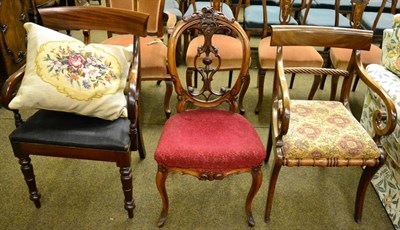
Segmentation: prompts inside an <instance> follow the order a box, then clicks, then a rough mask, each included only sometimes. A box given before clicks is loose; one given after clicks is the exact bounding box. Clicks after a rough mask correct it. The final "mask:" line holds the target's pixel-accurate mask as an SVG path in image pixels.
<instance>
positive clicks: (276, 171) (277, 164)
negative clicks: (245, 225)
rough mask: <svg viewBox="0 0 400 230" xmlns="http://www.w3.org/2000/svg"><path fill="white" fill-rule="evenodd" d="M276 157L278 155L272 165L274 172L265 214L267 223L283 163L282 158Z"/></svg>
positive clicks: (270, 182)
mask: <svg viewBox="0 0 400 230" xmlns="http://www.w3.org/2000/svg"><path fill="white" fill-rule="evenodd" d="M275 157H276V158H275V164H274V166H272V167H273V170H272V174H271V179H270V181H269V189H268V197H267V205H266V207H265V216H264V221H265V223H268V222H269V221H270V216H271V208H272V200H273V198H274V193H275V186H276V181H277V180H278V175H279V171H280V169H281V167H282V163H281V162H280V159H278V157H277V156H275Z"/></svg>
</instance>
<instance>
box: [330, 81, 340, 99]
mask: <svg viewBox="0 0 400 230" xmlns="http://www.w3.org/2000/svg"><path fill="white" fill-rule="evenodd" d="M338 81H339V76H336V75H333V76H332V85H331V97H330V100H331V101H333V100H335V98H336V91H337V86H338Z"/></svg>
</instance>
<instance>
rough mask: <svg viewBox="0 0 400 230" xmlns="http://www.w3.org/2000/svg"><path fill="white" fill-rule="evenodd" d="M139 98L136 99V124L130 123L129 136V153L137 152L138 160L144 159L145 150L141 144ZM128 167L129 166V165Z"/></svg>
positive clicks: (142, 143)
mask: <svg viewBox="0 0 400 230" xmlns="http://www.w3.org/2000/svg"><path fill="white" fill-rule="evenodd" d="M140 103H141V102H140V98H139V97H138V98H137V105H136V106H137V122H136V124H135V123H131V125H130V126H131V127H130V136H131V148H130V150H131V151H136V150H137V151H138V152H139V156H140V159H145V158H146V149H145V147H144V142H143V132H142V114H141V111H140V110H141V109H140V108H141V107H140ZM129 165H130V164H129Z"/></svg>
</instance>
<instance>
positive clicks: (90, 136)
mask: <svg viewBox="0 0 400 230" xmlns="http://www.w3.org/2000/svg"><path fill="white" fill-rule="evenodd" d="M39 14H40V18H41V21H42V22H43V26H45V27H48V28H45V27H42V26H39V25H36V24H33V23H30V24H25V28H26V29H27V31H28V55H27V64H26V67H23V68H21V69H20V70H19V71H17V72H16V73H14V74H13V75H11V76H10V77H9V78H8V79H7V81H6V82H5V84H4V87H3V90H2V94H1V104H2V106H4V108H6V109H9V110H11V111H12V112H13V113H14V118H15V125H16V129H15V130H14V131H13V132H12V133H11V134H10V136H9V139H10V142H11V146H12V149H13V151H14V155H15V157H17V158H18V161H19V164H20V165H21V171H22V173H23V175H24V178H25V181H26V184H27V185H28V188H29V196H30V199H31V200H32V201H33V202H34V203H35V206H36V207H37V208H40V207H41V203H40V198H41V194H40V193H39V191H38V189H37V186H36V179H35V175H34V172H33V166H32V163H31V158H30V156H31V155H39V156H49V157H62V158H74V159H85V160H96V161H106V162H114V163H116V165H117V166H118V167H119V171H120V174H121V178H120V179H121V183H122V191H123V194H124V207H125V209H126V210H127V211H128V216H129V218H132V217H133V209H134V208H135V203H134V199H133V194H132V175H131V172H132V170H131V151H137V150H138V152H139V155H140V158H141V159H144V158H145V149H144V146H143V145H142V136H141V131H140V118H139V115H140V111H139V105H138V103H139V88H140V68H139V67H140V65H139V52H140V51H139V43H138V42H139V39H138V36H145V35H146V25H147V19H148V15H146V14H143V13H138V12H132V11H126V10H120V9H111V8H105V7H94V6H93V7H53V8H46V9H39ZM49 28H51V29H54V30H66V29H71V30H77V29H84V30H106V31H107V30H111V31H113V32H119V33H130V34H134V35H135V38H134V41H133V44H134V45H133V46H132V48H131V49H130V50H125V48H123V47H115V46H114V47H111V46H105V45H99V44H90V45H88V46H85V44H84V43H82V42H81V41H78V40H77V39H74V38H71V37H70V36H67V35H65V34H61V33H59V32H57V31H54V30H51V29H49ZM129 52H130V53H131V55H130V56H131V57H129V55H128V53H129ZM124 53H126V54H127V55H128V56H126V58H128V59H126V58H125V56H124V55H122V54H124ZM117 56H121V58H119V57H117ZM114 58H115V59H114ZM125 74H126V75H125ZM125 85H126V86H127V88H126V95H125V94H124V88H125ZM92 93H94V94H92ZM117 100H118V103H120V104H116V103H117ZM24 108H32V109H38V110H37V112H36V113H34V114H33V115H32V116H30V117H29V118H28V119H27V120H26V121H23V120H22V118H21V114H20V113H19V109H24ZM111 110H115V115H112V116H111V114H109V112H110V111H111ZM77 180H79V178H77ZM99 189H101V188H99Z"/></svg>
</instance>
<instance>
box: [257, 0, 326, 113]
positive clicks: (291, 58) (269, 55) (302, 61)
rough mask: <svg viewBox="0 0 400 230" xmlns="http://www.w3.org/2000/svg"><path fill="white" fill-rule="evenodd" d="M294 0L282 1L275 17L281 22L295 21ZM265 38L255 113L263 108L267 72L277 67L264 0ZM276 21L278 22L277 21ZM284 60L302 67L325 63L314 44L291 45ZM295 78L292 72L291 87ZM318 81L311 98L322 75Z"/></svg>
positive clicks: (261, 44)
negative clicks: (293, 12) (293, 15)
mask: <svg viewBox="0 0 400 230" xmlns="http://www.w3.org/2000/svg"><path fill="white" fill-rule="evenodd" d="M292 3H293V0H283V1H281V5H280V7H278V9H277V10H279V12H277V13H276V16H278V18H276V19H275V21H276V20H278V21H280V24H283V25H288V24H289V21H295V20H294V19H292V15H291V13H292V12H291V6H292ZM263 7H264V9H263V15H264V20H263V27H262V28H263V38H262V39H261V41H260V43H259V45H258V59H259V68H258V101H257V105H256V108H255V113H259V112H260V110H261V104H262V101H263V97H264V81H265V74H266V72H267V71H268V70H273V69H275V60H276V47H274V46H271V45H270V43H271V37H270V36H267V34H268V31H269V29H270V27H271V25H270V24H268V23H269V20H268V18H267V14H268V10H267V9H266V8H267V7H270V6H267V5H266V2H265V0H263ZM275 23H276V22H275ZM272 25H273V24H272ZM283 55H284V57H283V60H284V62H285V64H286V65H288V66H291V67H300V66H308V67H322V65H323V64H324V60H323V58H322V56H321V55H320V54H319V53H318V51H317V50H316V49H315V48H314V47H312V46H291V47H287V48H286V49H285V53H284V54H283ZM294 78H295V73H292V81H291V84H290V88H291V87H292V86H293V80H294ZM316 79H317V81H316V82H315V83H314V84H313V86H312V89H313V90H312V91H310V95H309V98H313V96H314V94H315V92H316V90H317V88H318V85H319V81H318V80H319V79H320V76H319V75H318V76H316Z"/></svg>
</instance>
